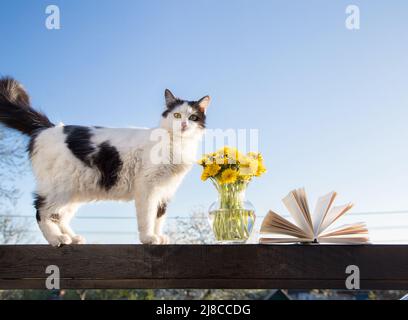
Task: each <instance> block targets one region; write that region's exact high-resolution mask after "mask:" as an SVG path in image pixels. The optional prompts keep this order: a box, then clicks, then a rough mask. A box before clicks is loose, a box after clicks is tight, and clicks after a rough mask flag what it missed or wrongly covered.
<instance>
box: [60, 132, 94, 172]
mask: <svg viewBox="0 0 408 320" xmlns="http://www.w3.org/2000/svg"><path fill="white" fill-rule="evenodd" d="M64 134H66V136H67V137H66V139H65V143H66V144H67V146H68V148H69V150H71V152H72V153H73V155H74V156H75V157H77V158H78V159H79V160H81V161H82V162H83V163H85V164H86V165H87V166H88V167H91V165H92V163H91V154H92V153H94V152H95V151H96V148H95V145H93V144H92V142H91V137H92V132H91V129H90V128H88V127H83V126H64Z"/></svg>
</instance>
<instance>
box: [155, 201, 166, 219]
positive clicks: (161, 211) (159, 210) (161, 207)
mask: <svg viewBox="0 0 408 320" xmlns="http://www.w3.org/2000/svg"><path fill="white" fill-rule="evenodd" d="M166 210H167V203H166V202H162V203H160V204H159V206H158V207H157V218H161V217H162V216H164V215H165V214H166Z"/></svg>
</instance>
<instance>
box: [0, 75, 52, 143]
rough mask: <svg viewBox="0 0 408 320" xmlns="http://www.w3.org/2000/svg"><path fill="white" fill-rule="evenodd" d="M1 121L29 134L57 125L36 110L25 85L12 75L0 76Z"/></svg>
mask: <svg viewBox="0 0 408 320" xmlns="http://www.w3.org/2000/svg"><path fill="white" fill-rule="evenodd" d="M0 123H3V124H4V125H6V126H7V127H9V128H12V129H16V130H18V131H20V132H22V133H24V134H27V135H29V136H32V135H34V134H35V133H36V132H37V131H39V130H41V129H46V128H51V127H54V126H55V125H54V124H53V123H52V122H51V121H50V120H49V119H48V118H47V116H45V115H44V114H42V113H41V112H38V111H36V110H34V109H33V108H32V107H31V104H30V97H29V96H28V94H27V92H26V91H25V90H24V88H23V86H22V85H21V84H20V83H18V82H17V81H16V80H14V79H13V78H10V77H4V78H0Z"/></svg>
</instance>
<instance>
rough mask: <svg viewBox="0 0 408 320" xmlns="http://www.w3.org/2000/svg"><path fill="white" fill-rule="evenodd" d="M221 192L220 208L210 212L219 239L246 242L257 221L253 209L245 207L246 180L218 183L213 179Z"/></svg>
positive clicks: (215, 233)
mask: <svg viewBox="0 0 408 320" xmlns="http://www.w3.org/2000/svg"><path fill="white" fill-rule="evenodd" d="M213 183H214V185H215V187H216V188H217V190H218V193H219V203H220V208H219V209H217V210H214V211H212V212H210V215H211V218H212V228H213V231H214V235H215V237H216V239H217V240H218V241H237V242H245V241H246V240H247V239H248V238H249V236H250V232H251V231H252V226H253V225H254V222H255V213H254V211H253V210H247V209H245V208H244V197H245V191H246V187H247V183H246V182H242V181H240V182H236V183H231V184H224V185H221V184H218V183H217V182H216V181H214V180H213Z"/></svg>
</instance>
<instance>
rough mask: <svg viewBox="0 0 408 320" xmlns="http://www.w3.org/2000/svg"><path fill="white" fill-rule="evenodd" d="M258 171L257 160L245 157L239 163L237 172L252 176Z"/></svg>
mask: <svg viewBox="0 0 408 320" xmlns="http://www.w3.org/2000/svg"><path fill="white" fill-rule="evenodd" d="M257 171H258V161H256V160H254V159H250V158H247V159H245V160H244V161H242V162H241V163H240V168H239V172H240V175H243V176H247V175H249V176H254V175H255V174H256V173H257Z"/></svg>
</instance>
